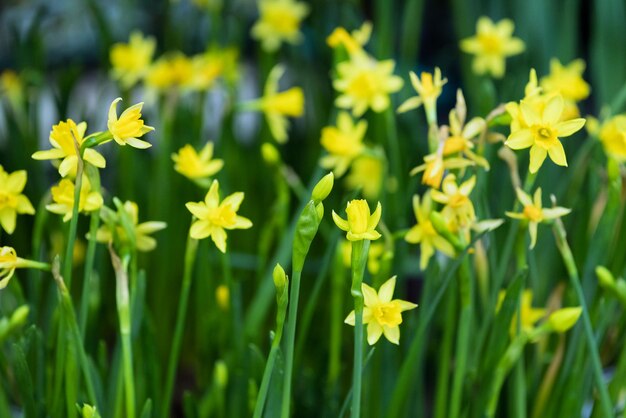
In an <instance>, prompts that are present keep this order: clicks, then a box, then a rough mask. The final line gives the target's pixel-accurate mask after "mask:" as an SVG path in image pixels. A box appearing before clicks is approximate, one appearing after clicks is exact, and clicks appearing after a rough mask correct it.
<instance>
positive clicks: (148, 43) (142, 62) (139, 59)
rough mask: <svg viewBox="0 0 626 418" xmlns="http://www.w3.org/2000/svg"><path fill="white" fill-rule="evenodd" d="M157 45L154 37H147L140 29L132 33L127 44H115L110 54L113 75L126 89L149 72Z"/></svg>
mask: <svg viewBox="0 0 626 418" xmlns="http://www.w3.org/2000/svg"><path fill="white" fill-rule="evenodd" d="M155 47H156V42H155V40H154V38H152V37H147V38H145V37H144V36H143V34H142V33H141V32H138V31H134V32H133V33H131V34H130V40H129V42H128V43H127V44H125V43H117V44H114V45H113V46H112V47H111V51H110V54H109V55H110V60H111V67H112V73H113V77H114V78H115V79H116V80H119V81H120V83H121V84H122V86H123V87H124V88H125V89H128V88H131V87H132V86H134V85H135V83H137V82H138V81H139V80H141V78H142V77H143V76H144V75H145V74H146V73H147V71H148V69H149V67H150V63H151V62H152V55H153V54H154V49H155Z"/></svg>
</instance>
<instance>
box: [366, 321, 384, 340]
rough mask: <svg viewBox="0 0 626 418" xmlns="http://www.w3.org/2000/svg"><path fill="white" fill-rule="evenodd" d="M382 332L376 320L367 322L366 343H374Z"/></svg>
mask: <svg viewBox="0 0 626 418" xmlns="http://www.w3.org/2000/svg"><path fill="white" fill-rule="evenodd" d="M382 334H383V327H381V326H380V324H379V323H378V322H370V323H369V324H367V343H368V344H369V345H374V344H376V342H378V340H379V339H380V336H381V335H382Z"/></svg>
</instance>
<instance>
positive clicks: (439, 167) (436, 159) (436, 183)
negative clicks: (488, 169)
mask: <svg viewBox="0 0 626 418" xmlns="http://www.w3.org/2000/svg"><path fill="white" fill-rule="evenodd" d="M472 165H474V162H473V161H470V160H466V159H465V158H446V159H444V158H443V155H442V152H438V151H437V152H434V153H432V154H428V155H425V156H424V164H421V165H418V166H417V167H415V168H413V169H412V170H411V173H410V174H411V175H412V176H414V175H416V174H417V173H421V172H422V171H423V172H424V174H423V175H422V184H426V185H428V186H430V187H433V188H435V189H438V188H439V187H440V186H441V181H442V180H443V175H444V172H445V170H449V169H455V168H465V167H469V166H472Z"/></svg>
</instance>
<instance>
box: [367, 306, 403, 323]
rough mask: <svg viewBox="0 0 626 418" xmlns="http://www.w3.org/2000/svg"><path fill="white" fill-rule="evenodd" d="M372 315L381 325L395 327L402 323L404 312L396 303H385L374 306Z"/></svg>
mask: <svg viewBox="0 0 626 418" xmlns="http://www.w3.org/2000/svg"><path fill="white" fill-rule="evenodd" d="M372 316H373V317H374V318H376V322H378V323H379V324H380V325H387V326H390V327H395V326H397V325H400V324H401V323H402V313H401V312H400V309H398V306H397V305H396V304H395V303H391V302H390V303H385V304H380V305H377V306H374V307H372Z"/></svg>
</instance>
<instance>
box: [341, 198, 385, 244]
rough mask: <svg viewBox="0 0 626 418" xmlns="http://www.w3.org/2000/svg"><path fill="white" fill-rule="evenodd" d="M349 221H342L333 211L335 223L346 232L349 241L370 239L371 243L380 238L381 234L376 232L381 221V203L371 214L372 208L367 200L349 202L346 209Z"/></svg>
mask: <svg viewBox="0 0 626 418" xmlns="http://www.w3.org/2000/svg"><path fill="white" fill-rule="evenodd" d="M346 214H347V215H348V220H345V219H342V218H341V217H340V216H339V215H337V214H336V213H335V211H333V221H335V224H336V225H337V226H338V227H339V229H341V230H343V231H346V232H347V233H348V234H347V235H346V238H347V239H348V241H359V240H363V239H368V240H371V241H374V240H377V239H378V238H380V236H381V235H380V233H379V232H378V231H376V226H377V225H378V222H379V221H380V215H381V214H382V206H381V205H380V202H378V204H377V205H376V210H375V211H374V213H372V214H370V207H369V206H368V204H367V200H363V199H360V200H359V199H354V200H351V201H349V202H348V206H347V207H346Z"/></svg>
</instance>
